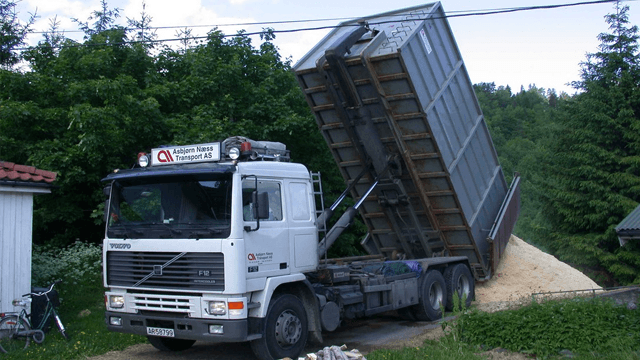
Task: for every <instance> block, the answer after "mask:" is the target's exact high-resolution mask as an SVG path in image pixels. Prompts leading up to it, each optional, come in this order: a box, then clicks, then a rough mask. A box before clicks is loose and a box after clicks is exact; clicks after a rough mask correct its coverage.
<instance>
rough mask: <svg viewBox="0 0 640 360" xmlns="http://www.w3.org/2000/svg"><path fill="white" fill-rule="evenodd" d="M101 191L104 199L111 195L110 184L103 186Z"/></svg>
mask: <svg viewBox="0 0 640 360" xmlns="http://www.w3.org/2000/svg"><path fill="white" fill-rule="evenodd" d="M102 193H103V194H104V197H105V199H107V200H109V197H110V196H111V185H107V186H105V187H103V188H102Z"/></svg>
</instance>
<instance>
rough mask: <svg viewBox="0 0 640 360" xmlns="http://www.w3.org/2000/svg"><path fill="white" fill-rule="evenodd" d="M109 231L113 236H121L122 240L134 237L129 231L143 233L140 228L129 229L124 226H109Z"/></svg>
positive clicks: (136, 233)
mask: <svg viewBox="0 0 640 360" xmlns="http://www.w3.org/2000/svg"><path fill="white" fill-rule="evenodd" d="M109 232H110V233H112V234H113V235H114V236H115V237H122V239H123V240H127V239H134V237H132V236H131V235H130V234H131V233H133V234H134V235H138V236H139V235H142V234H143V232H142V231H140V230H136V229H130V228H127V227H125V228H124V229H114V228H109Z"/></svg>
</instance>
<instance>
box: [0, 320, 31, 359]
mask: <svg viewBox="0 0 640 360" xmlns="http://www.w3.org/2000/svg"><path fill="white" fill-rule="evenodd" d="M28 330H31V327H30V326H29V324H28V323H27V322H26V321H24V320H22V321H21V320H20V319H19V318H18V316H16V315H9V316H6V317H4V318H2V320H1V321H0V352H3V353H11V352H14V351H17V350H22V349H26V348H27V346H29V342H30V341H31V338H30V337H28V336H24V335H22V336H18V334H19V333H20V332H24V331H28Z"/></svg>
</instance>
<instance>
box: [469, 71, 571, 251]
mask: <svg viewBox="0 0 640 360" xmlns="http://www.w3.org/2000/svg"><path fill="white" fill-rule="evenodd" d="M474 90H475V92H476V95H477V97H478V102H479V103H480V106H481V108H482V110H483V114H484V116H485V119H486V122H487V126H488V128H489V130H490V131H491V136H492V138H493V141H494V145H495V147H496V151H497V153H498V157H499V160H500V164H501V165H502V167H503V171H504V173H505V177H506V178H507V181H511V179H512V176H513V174H514V173H515V172H518V173H520V175H521V183H520V187H521V211H520V218H519V220H518V223H517V224H516V228H515V231H514V233H515V234H516V235H518V236H519V237H521V238H523V239H524V240H526V241H528V242H531V243H537V244H540V237H541V234H540V231H539V229H538V226H537V225H536V223H537V221H536V220H538V219H540V218H541V217H542V216H543V214H542V203H541V194H543V193H544V192H545V191H546V189H545V188H544V187H542V186H540V183H541V182H542V180H543V179H544V178H545V176H546V175H545V174H546V172H547V169H546V168H545V159H547V158H548V157H549V156H550V153H549V148H550V146H551V145H552V144H553V143H554V141H555V137H556V135H555V133H554V131H553V130H554V129H556V128H557V127H558V125H557V122H558V121H559V120H558V111H557V109H556V108H555V106H557V101H558V99H557V96H556V95H555V92H554V91H552V90H550V91H545V90H544V89H539V88H537V87H535V86H531V87H530V88H529V89H528V90H525V89H521V90H520V92H518V93H516V94H513V93H512V92H511V89H510V88H509V87H502V86H499V87H496V85H495V84H494V83H481V84H477V85H475V86H474ZM552 99H555V100H554V101H552Z"/></svg>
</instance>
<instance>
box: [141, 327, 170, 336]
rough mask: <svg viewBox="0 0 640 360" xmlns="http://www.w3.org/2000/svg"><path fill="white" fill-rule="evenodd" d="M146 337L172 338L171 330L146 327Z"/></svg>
mask: <svg viewBox="0 0 640 360" xmlns="http://www.w3.org/2000/svg"><path fill="white" fill-rule="evenodd" d="M147 335H151V336H161V337H174V336H175V334H174V333H173V329H163V328H156V327H148V328H147Z"/></svg>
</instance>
